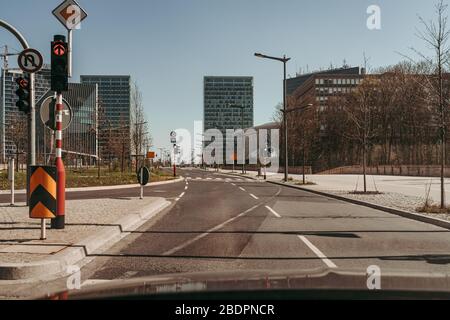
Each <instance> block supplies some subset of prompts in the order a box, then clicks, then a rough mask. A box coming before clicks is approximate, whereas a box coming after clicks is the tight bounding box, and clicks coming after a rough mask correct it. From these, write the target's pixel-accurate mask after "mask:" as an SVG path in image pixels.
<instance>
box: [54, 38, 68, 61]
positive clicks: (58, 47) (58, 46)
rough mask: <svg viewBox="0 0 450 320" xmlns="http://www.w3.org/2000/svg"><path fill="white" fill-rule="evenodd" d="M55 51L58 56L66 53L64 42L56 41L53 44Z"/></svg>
mask: <svg viewBox="0 0 450 320" xmlns="http://www.w3.org/2000/svg"><path fill="white" fill-rule="evenodd" d="M53 53H54V54H55V55H56V56H59V57H61V56H63V55H65V54H66V47H65V45H64V44H63V43H60V42H59V41H58V42H56V43H54V45H53Z"/></svg>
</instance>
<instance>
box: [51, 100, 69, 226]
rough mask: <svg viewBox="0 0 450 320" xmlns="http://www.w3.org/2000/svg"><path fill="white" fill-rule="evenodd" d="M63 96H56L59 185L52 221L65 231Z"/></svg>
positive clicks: (53, 224)
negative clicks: (54, 216) (54, 214)
mask: <svg viewBox="0 0 450 320" xmlns="http://www.w3.org/2000/svg"><path fill="white" fill-rule="evenodd" d="M63 109H64V107H63V98H62V94H61V93H58V94H57V96H56V172H57V175H58V184H57V189H56V203H57V204H56V218H54V219H52V228H53V229H64V227H65V211H66V171H65V169H64V163H63V160H62V117H63Z"/></svg>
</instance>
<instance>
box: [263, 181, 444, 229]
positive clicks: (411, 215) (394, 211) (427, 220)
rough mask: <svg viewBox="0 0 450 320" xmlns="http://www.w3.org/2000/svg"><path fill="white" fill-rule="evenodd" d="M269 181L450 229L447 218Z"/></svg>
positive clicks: (273, 182)
mask: <svg viewBox="0 0 450 320" xmlns="http://www.w3.org/2000/svg"><path fill="white" fill-rule="evenodd" d="M267 182H268V183H272V184H276V185H280V186H285V187H288V188H293V189H298V190H302V191H306V192H310V193H314V194H317V195H320V196H323V197H327V198H333V199H336V200H341V201H345V202H349V203H352V204H356V205H360V206H364V207H368V208H372V209H376V210H380V211H384V212H387V213H391V214H395V215H397V216H401V217H403V218H407V219H411V220H415V221H420V222H424V223H429V224H432V225H435V226H437V227H441V228H444V229H449V230H450V221H446V220H443V219H439V218H433V217H429V216H426V215H423V214H420V213H413V212H409V211H404V210H400V209H394V208H391V207H386V206H382V205H378V204H374V203H371V202H365V201H361V200H355V199H350V198H346V197H342V196H338V195H335V194H332V193H327V192H324V191H317V190H311V189H307V188H303V187H300V186H294V185H289V184H285V183H283V182H277V181H267Z"/></svg>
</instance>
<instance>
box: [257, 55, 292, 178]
mask: <svg viewBox="0 0 450 320" xmlns="http://www.w3.org/2000/svg"><path fill="white" fill-rule="evenodd" d="M255 57H258V58H263V59H270V60H276V61H280V62H282V63H283V75H284V76H283V110H284V113H283V123H284V133H285V134H284V149H285V160H284V181H286V182H287V181H288V151H287V146H288V138H287V122H286V110H287V104H286V100H287V99H286V63H287V62H288V61H289V60H291V58H287V57H286V56H285V55H284V56H283V57H282V58H278V57H271V56H267V55H264V54H261V53H255Z"/></svg>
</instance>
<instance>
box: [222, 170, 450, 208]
mask: <svg viewBox="0 0 450 320" xmlns="http://www.w3.org/2000/svg"><path fill="white" fill-rule="evenodd" d="M221 172H227V173H230V172H231V170H221ZM236 174H239V172H238V171H236ZM247 176H251V177H257V172H254V171H247ZM289 177H291V178H293V179H294V180H296V181H302V175H298V174H290V175H289ZM283 178H284V175H283V174H280V173H267V179H269V180H277V181H281V180H282V179H283ZM306 179H307V181H308V182H313V183H315V185H307V186H306V187H307V188H311V189H314V190H329V191H355V190H357V191H362V190H363V177H362V176H361V175H306ZM367 187H368V190H369V191H380V192H384V193H400V194H403V195H405V196H408V197H416V198H425V196H426V190H427V188H428V187H431V189H430V198H431V199H432V200H433V201H439V200H440V179H439V178H436V177H405V176H382V175H381V176H372V175H368V176H367ZM445 189H446V199H447V200H448V202H450V179H445Z"/></svg>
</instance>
